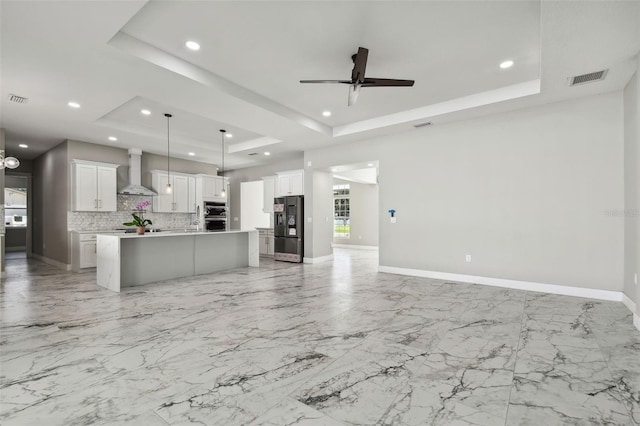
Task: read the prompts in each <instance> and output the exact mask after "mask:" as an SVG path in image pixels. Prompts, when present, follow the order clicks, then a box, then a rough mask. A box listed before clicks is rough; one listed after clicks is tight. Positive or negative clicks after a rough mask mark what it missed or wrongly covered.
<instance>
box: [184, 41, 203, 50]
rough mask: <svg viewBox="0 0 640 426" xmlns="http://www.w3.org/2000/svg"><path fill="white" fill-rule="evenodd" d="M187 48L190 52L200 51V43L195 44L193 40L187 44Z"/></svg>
mask: <svg viewBox="0 0 640 426" xmlns="http://www.w3.org/2000/svg"><path fill="white" fill-rule="evenodd" d="M184 45H185V46H187V49H189V50H194V51H196V50H200V44H198V42H195V41H193V40H189V41H187V42H186V43H185V44H184Z"/></svg>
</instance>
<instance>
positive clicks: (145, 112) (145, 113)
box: [140, 109, 151, 115]
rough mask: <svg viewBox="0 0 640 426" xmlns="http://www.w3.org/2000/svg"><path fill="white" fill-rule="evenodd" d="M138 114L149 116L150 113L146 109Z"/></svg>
mask: <svg viewBox="0 0 640 426" xmlns="http://www.w3.org/2000/svg"><path fill="white" fill-rule="evenodd" d="M140 112H141V113H142V114H144V115H151V111H149V110H148V109H142V110H140Z"/></svg>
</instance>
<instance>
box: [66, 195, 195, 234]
mask: <svg viewBox="0 0 640 426" xmlns="http://www.w3.org/2000/svg"><path fill="white" fill-rule="evenodd" d="M151 199H152V198H151V197H146V196H139V195H118V211H116V212H71V211H70V212H67V228H68V229H69V230H70V231H93V230H97V231H106V230H111V229H117V228H125V226H124V225H122V223H123V222H129V221H130V220H131V212H132V211H133V210H135V207H136V205H137V204H138V203H139V202H141V201H151ZM151 210H152V209H151V207H149V208H147V211H146V212H145V213H144V218H145V219H150V220H151V221H152V222H153V225H150V226H149V228H159V229H170V228H187V227H193V226H195V225H194V220H195V214H191V213H154V212H152V211H151Z"/></svg>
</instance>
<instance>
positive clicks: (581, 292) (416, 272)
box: [378, 266, 623, 302]
mask: <svg viewBox="0 0 640 426" xmlns="http://www.w3.org/2000/svg"><path fill="white" fill-rule="evenodd" d="M378 271H380V272H387V273H389V274H398V275H410V276H414V277H425V278H435V279H440V280H449V281H460V282H464V283H472V284H482V285H490V286H494V287H505V288H513V289H516V290H528V291H537V292H541V293H552V294H562V295H565V296H576V297H587V298H590V299H600V300H611V301H614V302H622V295H623V293H622V292H620V291H609V290H597V289H592V288H581V287H570V286H564V285H556V284H544V283H534V282H529V281H516V280H507V279H503V278H489V277H479V276H474V275H459V274H451V273H448V272H435V271H423V270H421V269H406V268H395V267H392V266H379V267H378Z"/></svg>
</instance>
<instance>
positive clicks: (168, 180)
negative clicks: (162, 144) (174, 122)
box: [164, 114, 172, 185]
mask: <svg viewBox="0 0 640 426" xmlns="http://www.w3.org/2000/svg"><path fill="white" fill-rule="evenodd" d="M164 116H165V117H167V185H168V184H169V182H170V179H169V178H170V177H171V171H170V170H171V169H170V168H169V161H170V160H169V119H170V118H171V117H172V116H171V114H165V115H164Z"/></svg>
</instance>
